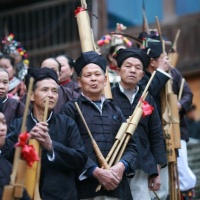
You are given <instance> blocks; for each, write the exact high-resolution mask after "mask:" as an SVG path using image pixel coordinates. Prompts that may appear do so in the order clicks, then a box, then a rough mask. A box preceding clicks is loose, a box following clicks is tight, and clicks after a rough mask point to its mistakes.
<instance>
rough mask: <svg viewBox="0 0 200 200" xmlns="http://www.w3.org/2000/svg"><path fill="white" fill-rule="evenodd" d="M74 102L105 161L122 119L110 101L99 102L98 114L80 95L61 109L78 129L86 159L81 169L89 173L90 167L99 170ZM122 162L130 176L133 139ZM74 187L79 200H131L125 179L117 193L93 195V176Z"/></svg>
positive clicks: (133, 165)
mask: <svg viewBox="0 0 200 200" xmlns="http://www.w3.org/2000/svg"><path fill="white" fill-rule="evenodd" d="M75 101H77V102H78V105H79V107H80V109H81V111H82V114H83V116H84V118H85V120H86V122H87V125H88V127H89V129H90V131H91V133H92V135H93V137H94V139H95V141H96V143H97V145H98V146H99V148H100V150H101V152H102V154H103V156H104V158H106V156H107V154H108V152H109V151H110V149H111V147H112V145H113V143H114V141H115V135H116V134H117V131H118V129H119V128H120V126H121V124H122V122H124V121H125V119H124V117H123V115H122V113H121V111H120V109H119V108H118V107H116V106H115V105H114V104H113V103H112V102H111V101H110V100H105V101H104V102H103V107H102V111H100V109H98V108H97V106H96V105H94V103H92V102H91V101H89V100H88V99H86V98H85V97H84V96H82V95H81V96H80V97H79V98H78V99H75V100H73V101H70V102H68V103H66V104H65V105H64V107H63V109H62V113H63V114H65V115H68V116H70V117H71V118H73V119H74V120H75V121H76V123H77V125H78V127H79V130H80V133H81V137H82V140H83V143H84V145H85V148H86V151H87V153H88V157H89V158H88V161H87V164H86V165H85V170H89V169H90V168H91V167H94V166H96V165H98V166H99V164H98V161H97V158H96V155H95V152H94V149H93V147H92V144H91V140H90V138H89V136H88V133H87V131H86V128H85V126H84V124H83V122H82V120H81V118H80V116H79V114H78V111H77V109H76V107H75V105H74V102H75ZM122 159H123V160H125V161H126V162H127V163H128V165H129V173H132V174H133V173H134V171H135V169H136V144H135V142H134V140H133V139H131V140H130V141H129V144H128V146H127V148H126V150H125V152H124V154H123V156H122ZM77 186H78V191H79V194H80V198H81V199H84V198H93V197H95V196H105V195H106V196H110V197H115V198H119V199H122V200H129V199H132V196H131V193H130V188H129V184H128V181H127V179H126V177H125V176H124V177H123V179H122V181H121V183H120V185H119V186H118V187H117V189H115V190H113V191H106V190H103V189H102V190H100V191H99V192H95V190H96V187H97V186H98V181H97V180H96V179H95V178H94V177H93V176H90V177H87V178H86V179H84V180H82V181H78V183H77Z"/></svg>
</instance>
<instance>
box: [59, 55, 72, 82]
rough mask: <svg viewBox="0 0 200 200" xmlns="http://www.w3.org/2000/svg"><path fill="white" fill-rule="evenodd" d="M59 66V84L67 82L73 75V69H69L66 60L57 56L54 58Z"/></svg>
mask: <svg viewBox="0 0 200 200" xmlns="http://www.w3.org/2000/svg"><path fill="white" fill-rule="evenodd" d="M56 59H57V60H58V62H59V63H60V64H61V72H60V82H63V81H66V80H69V79H70V78H71V76H72V74H73V73H74V68H70V66H69V63H68V60H67V58H65V57H64V56H59V57H57V58H56Z"/></svg>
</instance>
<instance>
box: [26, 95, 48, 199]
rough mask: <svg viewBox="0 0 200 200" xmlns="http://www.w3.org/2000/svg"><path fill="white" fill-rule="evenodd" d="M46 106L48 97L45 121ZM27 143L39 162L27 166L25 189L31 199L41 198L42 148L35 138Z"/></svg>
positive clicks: (45, 110)
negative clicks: (36, 154)
mask: <svg viewBox="0 0 200 200" xmlns="http://www.w3.org/2000/svg"><path fill="white" fill-rule="evenodd" d="M48 108H49V97H47V98H46V102H45V108H44V116H43V121H44V122H45V121H46V120H47V117H48ZM29 144H30V145H33V146H34V148H35V150H36V152H37V153H38V155H39V157H40V161H39V162H35V163H34V164H33V166H32V167H28V169H27V172H26V182H25V185H26V189H27V192H28V194H29V196H30V198H31V199H33V200H41V197H40V193H39V181H40V172H41V159H42V148H41V147H40V144H39V142H38V141H37V140H36V139H30V140H29Z"/></svg>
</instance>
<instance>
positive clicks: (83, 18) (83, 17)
mask: <svg viewBox="0 0 200 200" xmlns="http://www.w3.org/2000/svg"><path fill="white" fill-rule="evenodd" d="M76 19H77V24H78V30H79V36H80V42H81V49H82V52H87V51H93V50H94V47H93V43H92V36H91V29H90V20H89V16H88V11H87V10H85V9H82V10H80V11H78V12H77V14H76Z"/></svg>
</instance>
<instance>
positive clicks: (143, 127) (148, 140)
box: [112, 84, 167, 175]
mask: <svg viewBox="0 0 200 200" xmlns="http://www.w3.org/2000/svg"><path fill="white" fill-rule="evenodd" d="M142 92H143V90H142V89H141V88H139V91H138V93H137V94H136V96H135V99H134V101H133V103H132V104H131V103H130V101H129V100H128V98H127V97H126V95H125V94H124V93H122V92H121V91H120V88H119V84H116V86H115V87H114V88H112V95H113V102H114V103H115V105H117V106H118V107H119V108H121V110H122V113H123V114H124V116H125V118H126V119H128V117H129V116H131V115H132V114H133V111H134V109H135V107H136V105H137V103H138V101H139V100H140V97H141V96H142ZM145 100H146V101H147V102H148V103H149V104H150V105H151V106H153V107H154V111H153V113H152V114H151V115H148V116H145V117H144V118H143V117H142V118H141V120H140V121H139V124H138V127H137V129H136V131H135V133H134V138H135V139H136V142H137V147H138V163H137V168H138V169H142V170H143V171H144V172H145V173H147V174H149V175H157V173H158V172H157V164H160V165H161V166H165V165H166V163H167V158H166V152H165V145H164V139H163V132H162V126H161V121H160V117H159V115H158V112H157V108H156V104H155V102H154V99H153V97H151V96H150V95H147V97H146V99H145Z"/></svg>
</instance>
